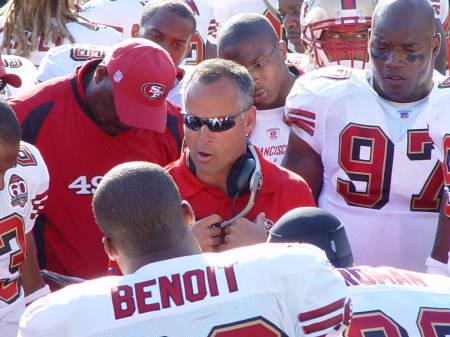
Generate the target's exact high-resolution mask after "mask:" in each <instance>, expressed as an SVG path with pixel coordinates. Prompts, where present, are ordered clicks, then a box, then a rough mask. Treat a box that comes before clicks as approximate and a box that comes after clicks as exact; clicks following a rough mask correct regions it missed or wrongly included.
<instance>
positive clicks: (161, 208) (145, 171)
mask: <svg viewBox="0 0 450 337" xmlns="http://www.w3.org/2000/svg"><path fill="white" fill-rule="evenodd" d="M92 206H93V210H94V215H95V219H96V221H97V223H98V225H99V227H100V229H101V230H102V231H103V233H104V234H105V235H106V236H107V237H108V238H110V239H111V240H112V241H113V242H114V244H115V246H116V248H117V249H118V250H119V251H120V253H122V254H124V255H125V256H127V257H130V258H136V257H140V256H143V255H146V254H150V253H153V252H157V251H160V250H165V249H169V248H172V247H174V246H177V245H179V244H180V243H181V241H182V240H183V238H184V236H185V234H186V230H188V228H187V225H186V222H185V218H184V213H183V210H182V207H181V197H180V193H179V192H178V188H177V186H176V185H175V183H174V181H173V180H172V178H171V177H170V175H169V174H168V173H167V172H166V171H165V170H164V169H163V168H162V167H161V166H159V165H156V164H152V163H148V162H130V163H125V164H121V165H118V166H116V167H115V168H113V169H112V170H110V171H109V172H108V173H107V174H106V175H105V176H104V177H103V179H102V180H101V182H100V184H99V186H98V188H97V190H96V191H95V194H94V198H93V201H92Z"/></svg>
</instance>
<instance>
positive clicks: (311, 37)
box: [300, 0, 376, 68]
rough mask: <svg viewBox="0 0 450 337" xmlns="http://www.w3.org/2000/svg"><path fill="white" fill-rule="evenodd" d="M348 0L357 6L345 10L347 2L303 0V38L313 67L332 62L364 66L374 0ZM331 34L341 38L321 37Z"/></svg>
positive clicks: (337, 0) (366, 60) (357, 66)
mask: <svg viewBox="0 0 450 337" xmlns="http://www.w3.org/2000/svg"><path fill="white" fill-rule="evenodd" d="M350 2H351V3H352V7H355V6H356V7H357V8H350V9H344V8H343V6H346V5H345V3H346V2H345V1H340V0H305V2H304V3H303V6H302V11H301V14H300V20H301V23H302V39H303V43H304V46H305V49H306V52H307V53H308V54H309V56H310V62H311V63H312V64H313V65H314V67H315V68H320V67H324V66H329V65H333V64H340V65H345V66H348V67H352V68H366V67H367V62H368V29H369V28H370V26H371V23H372V14H373V10H374V8H375V5H376V1H375V0H354V1H353V2H352V1H350ZM328 32H331V34H327V33H328ZM333 34H336V35H339V36H341V35H342V37H344V38H327V37H326V36H324V35H330V36H331V35H333ZM358 35H361V36H362V37H358Z"/></svg>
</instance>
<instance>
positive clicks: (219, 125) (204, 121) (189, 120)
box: [182, 108, 250, 132]
mask: <svg viewBox="0 0 450 337" xmlns="http://www.w3.org/2000/svg"><path fill="white" fill-rule="evenodd" d="M248 109H250V108H247V109H244V110H242V111H241V112H239V113H238V114H236V115H234V116H219V117H212V118H200V117H197V116H194V115H191V114H188V113H185V112H182V115H183V122H184V125H186V127H187V128H188V129H190V130H193V131H199V130H200V129H201V128H202V126H203V125H206V126H207V127H208V129H209V130H210V131H211V132H221V131H226V130H229V129H231V128H232V127H233V126H235V125H236V117H238V116H239V115H241V114H243V113H244V112H246V111H247V110H248Z"/></svg>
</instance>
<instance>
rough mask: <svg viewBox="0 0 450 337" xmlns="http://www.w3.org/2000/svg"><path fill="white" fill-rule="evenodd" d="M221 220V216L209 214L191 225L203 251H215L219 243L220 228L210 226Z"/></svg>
mask: <svg viewBox="0 0 450 337" xmlns="http://www.w3.org/2000/svg"><path fill="white" fill-rule="evenodd" d="M220 222H222V217H221V216H220V215H217V214H213V215H210V216H209V217H207V218H204V219H202V220H199V221H197V222H195V223H194V224H193V225H192V226H191V230H192V233H193V234H194V236H195V238H196V239H197V242H198V244H199V246H200V248H201V250H202V252H203V253H211V252H216V251H217V247H218V246H219V244H220V228H219V227H211V225H214V224H216V223H220Z"/></svg>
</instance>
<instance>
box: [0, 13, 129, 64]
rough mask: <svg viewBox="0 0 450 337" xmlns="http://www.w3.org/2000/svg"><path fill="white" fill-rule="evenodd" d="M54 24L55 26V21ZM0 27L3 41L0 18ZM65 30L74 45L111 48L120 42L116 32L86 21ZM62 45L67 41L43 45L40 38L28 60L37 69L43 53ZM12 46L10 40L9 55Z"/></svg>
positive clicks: (67, 25)
mask: <svg viewBox="0 0 450 337" xmlns="http://www.w3.org/2000/svg"><path fill="white" fill-rule="evenodd" d="M54 24H56V22H55V21H54ZM0 27H2V28H0V41H3V17H0ZM66 29H67V30H68V31H69V33H70V34H72V36H73V38H74V40H75V43H86V44H95V45H97V44H98V45H102V46H109V47H111V46H114V45H115V44H116V43H118V42H120V41H122V35H121V34H120V33H119V32H117V31H116V30H114V29H112V28H110V27H106V26H103V25H98V24H94V23H88V22H86V21H79V22H70V23H66ZM29 34H31V33H29ZM62 44H70V41H69V39H66V38H65V39H64V40H63V41H62V42H61V41H57V42H56V44H55V43H53V42H51V41H50V42H49V43H48V44H45V43H44V40H43V39H42V38H41V37H40V38H39V42H38V49H37V50H33V51H31V52H30V56H29V57H28V59H29V60H30V61H31V62H33V64H34V65H35V66H36V67H38V66H39V64H40V63H41V61H42V58H43V57H44V55H45V53H46V52H47V51H48V50H49V49H50V48H52V47H55V46H59V45H62ZM14 45H15V42H14V41H13V40H11V54H14V53H15V46H14ZM2 53H6V49H3V50H2Z"/></svg>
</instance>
